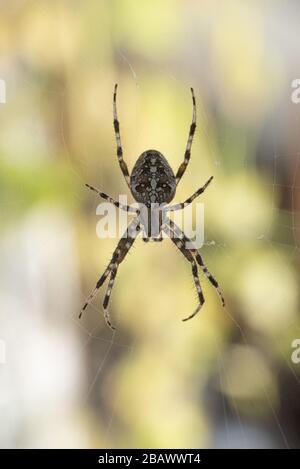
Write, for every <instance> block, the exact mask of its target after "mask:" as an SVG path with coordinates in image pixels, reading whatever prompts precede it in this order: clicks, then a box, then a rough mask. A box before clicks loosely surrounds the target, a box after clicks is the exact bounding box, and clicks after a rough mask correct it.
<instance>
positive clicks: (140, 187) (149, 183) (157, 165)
mask: <svg viewBox="0 0 300 469" xmlns="http://www.w3.org/2000/svg"><path fill="white" fill-rule="evenodd" d="M191 92H192V100H193V118H192V123H191V126H190V132H189V136H188V141H187V145H186V150H185V154H184V161H183V163H181V165H180V167H179V169H178V171H177V173H176V176H175V175H174V173H173V170H172V168H171V167H170V165H169V163H168V161H167V160H166V158H165V157H164V156H163V155H162V154H161V153H160V152H159V151H157V150H147V151H145V152H143V153H142V154H141V155H140V157H139V158H138V160H137V162H136V163H135V165H134V168H133V170H132V172H131V175H129V171H128V167H127V164H126V163H125V161H124V159H123V149H122V144H121V135H120V124H119V121H118V117H117V102H116V100H117V85H115V89H114V95H113V115H114V121H113V123H114V130H115V136H116V142H117V156H118V161H119V165H120V168H121V171H122V173H123V175H124V177H125V180H126V182H127V185H128V187H129V189H130V191H131V193H132V195H133V197H134V199H135V200H136V201H137V202H138V205H139V208H134V207H131V206H129V205H123V204H121V203H120V202H117V201H115V200H114V199H112V198H111V197H110V196H108V195H107V194H105V193H104V192H101V191H99V190H98V189H96V188H95V187H93V186H91V185H89V184H86V186H87V187H88V188H89V189H90V190H92V191H94V192H95V193H96V194H98V195H99V196H100V197H101V198H103V199H105V200H107V201H108V202H110V203H112V204H114V205H115V206H116V207H118V208H120V209H122V210H125V211H127V212H134V213H135V214H136V217H135V218H134V219H133V220H132V221H131V223H130V224H129V225H128V227H127V230H126V232H125V233H124V235H123V236H122V238H121V239H120V241H119V243H118V245H117V247H116V249H115V251H114V253H113V255H112V258H111V261H110V263H109V264H108V266H107V268H106V270H105V271H104V273H103V274H102V276H101V277H100V278H99V280H98V282H97V284H96V287H95V288H94V290H93V291H92V293H91V294H90V295H89V296H88V298H87V300H86V302H85V304H84V306H83V308H82V309H81V311H80V315H79V317H81V316H82V313H83V311H84V310H85V309H86V308H87V306H88V305H89V304H90V303H91V301H92V300H93V298H94V297H95V295H96V294H97V293H98V291H99V289H100V287H101V286H102V285H103V283H104V282H105V280H106V279H107V278H109V280H108V286H107V290H106V294H105V297H104V301H103V309H104V318H105V320H106V323H107V324H108V326H109V327H110V328H111V329H115V327H114V326H113V325H112V323H111V321H110V316H109V311H108V305H109V300H110V296H111V292H112V288H113V285H114V282H115V279H116V275H117V272H118V267H119V265H120V264H121V262H122V261H123V260H124V258H125V256H126V254H127V253H128V251H129V250H130V248H131V247H132V245H133V243H134V241H135V239H136V238H137V236H138V235H139V233H141V234H142V238H143V240H144V241H145V242H149V241H158V242H160V241H163V233H164V234H165V235H166V236H167V237H169V238H170V239H171V240H172V242H173V243H174V244H175V246H176V247H177V248H178V249H179V251H180V252H181V253H182V254H183V255H184V257H185V258H186V259H187V261H188V262H189V263H190V264H191V268H192V275H193V279H194V283H195V287H196V290H197V295H198V300H199V303H198V306H197V308H196V309H195V311H194V312H193V313H192V314H191V315H190V316H188V317H186V318H184V319H183V321H187V320H188V319H191V318H193V317H194V316H195V315H196V314H197V313H198V312H199V311H200V309H201V307H202V305H203V303H204V296H203V292H202V289H201V285H200V280H199V276H198V266H199V267H200V269H201V271H202V272H203V274H204V275H205V276H206V277H207V279H208V280H209V282H210V283H211V284H212V285H213V286H214V287H215V288H216V290H217V292H218V294H219V296H220V299H221V302H222V305H223V306H224V305H225V301H224V296H223V294H222V291H221V289H220V287H219V284H218V282H217V280H216V279H215V278H214V277H213V275H212V274H211V273H210V272H209V271H208V269H207V267H206V266H205V264H204V262H203V259H202V257H201V255H200V254H199V252H198V250H197V248H196V247H195V245H194V244H193V243H192V241H191V240H190V239H189V238H188V237H187V236H186V235H185V234H184V232H183V231H181V230H180V228H179V227H178V226H177V225H176V224H175V223H174V222H173V221H172V220H170V219H169V218H168V217H167V212H168V211H175V210H181V209H183V208H185V207H186V206H187V205H189V204H190V203H192V202H193V200H194V199H195V198H196V197H198V196H199V195H200V194H202V193H203V192H204V191H205V189H206V188H207V186H208V185H209V184H210V182H211V181H212V179H213V176H211V177H210V178H209V179H208V181H207V182H206V183H205V184H204V186H202V187H201V188H200V189H198V190H197V191H196V192H195V193H194V194H193V195H192V196H191V197H189V198H188V199H186V200H185V202H181V203H178V204H175V205H167V204H169V203H170V202H171V200H172V199H173V198H174V196H175V192H176V187H177V185H178V183H179V181H180V179H181V178H182V176H183V174H184V172H185V170H186V168H187V166H188V163H189V160H190V156H191V147H192V143H193V137H194V134H195V130H196V100H195V96H194V91H193V88H191Z"/></svg>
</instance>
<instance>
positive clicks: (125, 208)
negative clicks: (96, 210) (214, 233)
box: [85, 184, 139, 213]
mask: <svg viewBox="0 0 300 469" xmlns="http://www.w3.org/2000/svg"><path fill="white" fill-rule="evenodd" d="M85 185H86V187H88V188H89V189H91V191H94V192H96V194H98V195H99V196H100V197H101V198H102V199H105V200H108V202H110V203H111V204H114V205H115V207H118V208H121V209H122V210H125V212H134V213H139V210H138V209H137V208H134V207H130V205H123V204H121V203H120V202H117V201H116V200H114V199H112V198H111V197H110V196H109V195H107V194H105V193H104V192H100V191H99V190H98V189H96V188H95V187H93V186H90V185H89V184H85Z"/></svg>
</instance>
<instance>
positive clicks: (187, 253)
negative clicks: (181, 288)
mask: <svg viewBox="0 0 300 469" xmlns="http://www.w3.org/2000/svg"><path fill="white" fill-rule="evenodd" d="M164 232H165V233H166V234H167V235H168V236H169V238H170V239H171V241H172V242H173V243H174V244H175V246H176V247H177V248H178V249H179V251H181V253H182V254H183V255H184V257H185V258H186V259H187V260H188V261H189V262H190V263H191V266H192V274H193V278H194V283H195V287H196V290H197V295H198V299H199V304H198V306H197V308H196V309H195V311H194V312H193V313H192V314H191V315H190V316H188V317H186V318H184V319H183V321H188V320H189V319H192V318H193V317H194V316H196V314H197V313H198V312H199V311H200V309H201V308H202V306H203V304H204V301H205V299H204V296H203V292H202V288H201V285H200V280H199V276H198V268H197V263H196V261H195V258H194V256H193V254H192V252H191V251H190V250H189V249H187V248H186V247H185V246H184V243H183V241H182V239H181V238H178V237H175V232H174V231H173V230H172V229H170V227H169V226H165V227H164Z"/></svg>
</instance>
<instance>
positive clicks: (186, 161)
mask: <svg viewBox="0 0 300 469" xmlns="http://www.w3.org/2000/svg"><path fill="white" fill-rule="evenodd" d="M191 92H192V99H193V119H192V123H191V126H190V133H189V136H188V141H187V144H186V149H185V154H184V160H183V163H181V165H180V166H179V169H178V171H177V174H176V185H177V184H178V183H179V181H180V179H181V178H182V176H183V174H184V172H185V170H186V168H187V165H188V164H189V161H190V157H191V147H192V143H193V137H194V134H195V130H196V99H195V95H194V90H193V88H191Z"/></svg>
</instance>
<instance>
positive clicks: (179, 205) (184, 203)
mask: <svg viewBox="0 0 300 469" xmlns="http://www.w3.org/2000/svg"><path fill="white" fill-rule="evenodd" d="M212 179H213V176H211V177H210V178H209V180H208V181H207V182H206V183H205V184H204V186H203V187H200V189H198V190H197V191H196V192H195V193H194V194H193V195H191V197H189V198H188V199H186V200H185V201H184V202H181V203H180V204H176V205H170V206H169V207H168V206H166V208H165V211H166V212H170V211H174V210H181V209H183V208H185V207H186V206H187V205H189V204H191V203H192V202H193V200H195V199H196V197H198V196H199V195H200V194H202V193H203V192H204V191H205V189H206V188H207V186H208V185H209V183H210V182H211V181H212Z"/></svg>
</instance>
